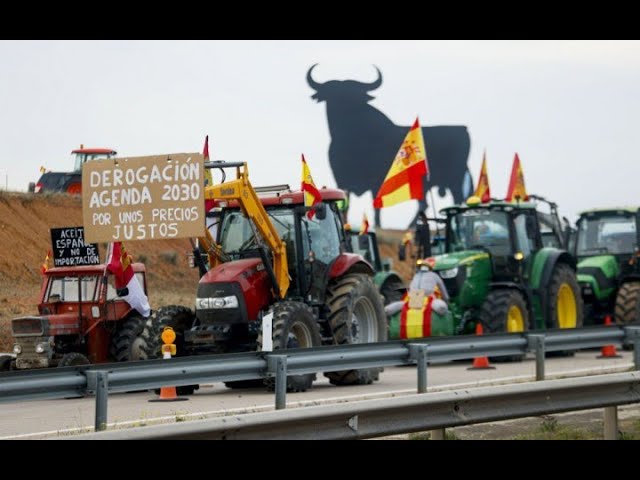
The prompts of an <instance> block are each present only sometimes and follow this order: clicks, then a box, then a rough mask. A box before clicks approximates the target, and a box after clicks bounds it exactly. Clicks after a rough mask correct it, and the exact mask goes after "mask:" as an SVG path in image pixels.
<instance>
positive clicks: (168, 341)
mask: <svg viewBox="0 0 640 480" xmlns="http://www.w3.org/2000/svg"><path fill="white" fill-rule="evenodd" d="M161 338H162V342H163V344H164V345H162V347H161V348H162V358H163V359H165V360H171V356H172V355H175V354H176V346H175V344H174V343H173V342H174V341H175V339H176V334H175V332H174V331H173V329H172V328H171V327H165V328H164V330H163V331H162V337H161ZM185 400H189V399H188V398H186V397H179V396H178V393H177V392H176V387H160V396H159V397H158V398H152V399H151V400H149V401H150V402H182V401H185Z"/></svg>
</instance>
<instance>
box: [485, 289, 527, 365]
mask: <svg viewBox="0 0 640 480" xmlns="http://www.w3.org/2000/svg"><path fill="white" fill-rule="evenodd" d="M480 321H481V322H482V325H483V326H484V328H485V333H515V332H525V331H527V330H528V329H529V314H528V310H527V304H526V302H525V300H524V297H523V296H522V294H521V293H520V292H519V291H517V290H514V289H503V290H493V291H492V292H490V293H489V295H487V299H486V300H485V301H484V303H483V305H482V310H481V311H480ZM523 358H524V355H511V356H501V357H492V358H491V360H492V361H496V362H509V361H511V362H519V361H522V359H523Z"/></svg>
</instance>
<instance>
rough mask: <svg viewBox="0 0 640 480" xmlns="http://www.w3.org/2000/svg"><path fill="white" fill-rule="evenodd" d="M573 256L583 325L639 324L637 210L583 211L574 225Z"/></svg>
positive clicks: (639, 214) (639, 226)
mask: <svg viewBox="0 0 640 480" xmlns="http://www.w3.org/2000/svg"><path fill="white" fill-rule="evenodd" d="M576 226H577V231H576V241H575V247H574V248H575V256H576V258H577V259H578V282H579V283H580V286H581V287H582V298H583V300H584V303H585V323H587V324H602V323H604V319H605V317H606V316H609V315H610V316H612V317H613V318H614V319H615V322H616V323H618V324H631V323H638V322H640V248H639V245H640V238H639V237H638V235H639V233H638V232H640V209H639V208H638V207H633V208H607V209H595V210H589V211H586V212H582V213H581V214H580V216H579V218H578V221H577V222H576Z"/></svg>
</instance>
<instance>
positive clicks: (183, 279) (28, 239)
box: [0, 192, 198, 352]
mask: <svg viewBox="0 0 640 480" xmlns="http://www.w3.org/2000/svg"><path fill="white" fill-rule="evenodd" d="M79 225H82V204H81V200H80V198H79V197H72V196H69V195H65V194H45V195H34V194H25V193H11V192H0V352H1V351H5V352H6V351H8V349H9V348H10V346H11V334H10V330H9V322H10V320H11V318H13V317H16V316H19V315H28V314H35V313H37V310H36V306H37V303H38V295H39V293H40V285H41V281H42V275H41V274H40V265H42V263H43V261H44V259H45V256H46V255H47V251H48V250H49V249H51V234H50V232H49V229H50V228H59V227H73V226H79ZM126 247H127V251H128V252H129V253H130V254H131V255H132V256H133V258H134V260H135V261H142V262H144V263H145V264H146V266H147V282H148V288H149V301H150V303H151V306H152V307H153V308H158V307H160V306H163V305H168V304H181V305H188V306H191V305H192V304H193V302H194V296H195V290H196V284H197V282H198V272H197V269H190V268H188V266H187V255H188V254H189V253H190V251H191V247H190V244H189V241H188V240H187V239H178V240H156V241H152V242H129V243H127V244H126ZM99 250H100V258H101V260H102V261H104V258H105V255H106V251H107V245H106V244H99Z"/></svg>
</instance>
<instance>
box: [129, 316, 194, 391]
mask: <svg viewBox="0 0 640 480" xmlns="http://www.w3.org/2000/svg"><path fill="white" fill-rule="evenodd" d="M194 320H195V315H194V313H193V312H192V311H191V309H190V308H187V307H182V306H179V305H169V306H167V307H162V308H160V309H158V310H157V311H155V312H153V313H152V314H151V316H150V317H149V318H148V319H147V321H146V323H145V325H144V330H143V332H142V342H141V346H144V350H145V353H146V355H147V358H150V359H151V358H162V354H161V353H160V350H161V347H162V340H161V338H160V336H161V335H162V331H163V330H164V328H165V327H171V328H173V331H174V332H175V333H176V339H175V345H176V357H182V356H184V355H185V353H186V351H185V345H184V332H185V330H189V329H190V328H191V327H192V326H193V322H194ZM199 388H200V386H199V385H183V386H180V387H176V391H177V394H178V395H191V394H193V392H194V391H196V390H198V389H199ZM159 392H160V390H159V389H157V390H156V393H159Z"/></svg>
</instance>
